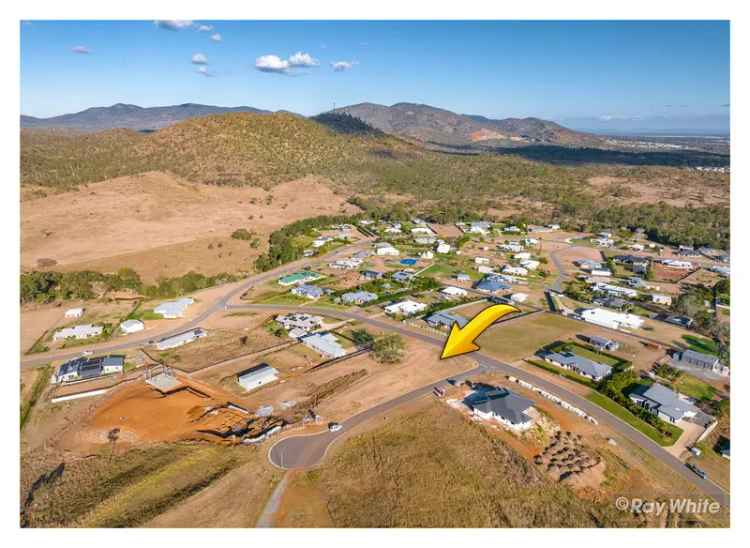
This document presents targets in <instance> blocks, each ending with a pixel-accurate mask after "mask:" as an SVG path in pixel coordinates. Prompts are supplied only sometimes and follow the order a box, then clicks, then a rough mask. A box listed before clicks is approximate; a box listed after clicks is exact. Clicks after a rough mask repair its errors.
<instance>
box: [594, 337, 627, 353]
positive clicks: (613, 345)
mask: <svg viewBox="0 0 750 548" xmlns="http://www.w3.org/2000/svg"><path fill="white" fill-rule="evenodd" d="M586 339H587V340H588V342H589V344H590V345H591V346H593V347H594V348H596V349H597V350H609V351H612V352H614V351H615V350H617V349H618V348H620V343H619V342H617V341H613V340H612V339H607V338H606V337H599V336H598V335H590V336H589V337H587V338H586Z"/></svg>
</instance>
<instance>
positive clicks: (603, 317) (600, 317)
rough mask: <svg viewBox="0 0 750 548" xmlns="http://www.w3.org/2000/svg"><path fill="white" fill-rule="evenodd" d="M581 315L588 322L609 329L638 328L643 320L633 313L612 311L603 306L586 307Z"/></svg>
mask: <svg viewBox="0 0 750 548" xmlns="http://www.w3.org/2000/svg"><path fill="white" fill-rule="evenodd" d="M581 317H582V318H583V319H584V320H585V321H587V322H589V323H593V324H595V325H601V326H602V327H609V328H610V329H622V328H626V329H628V328H629V329H638V328H640V327H641V326H643V322H644V320H643V318H641V317H639V316H636V315H635V314H625V313H621V312H613V311H612V310H605V309H603V308H588V309H586V310H584V311H583V312H582V313H581Z"/></svg>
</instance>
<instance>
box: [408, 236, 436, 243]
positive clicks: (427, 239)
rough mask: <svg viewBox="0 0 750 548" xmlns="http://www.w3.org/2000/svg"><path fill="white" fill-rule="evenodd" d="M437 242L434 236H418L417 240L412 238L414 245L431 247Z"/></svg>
mask: <svg viewBox="0 0 750 548" xmlns="http://www.w3.org/2000/svg"><path fill="white" fill-rule="evenodd" d="M436 241H437V238H435V237H434V236H420V237H418V238H414V243H415V244H417V245H432V244H434V243H435V242H436Z"/></svg>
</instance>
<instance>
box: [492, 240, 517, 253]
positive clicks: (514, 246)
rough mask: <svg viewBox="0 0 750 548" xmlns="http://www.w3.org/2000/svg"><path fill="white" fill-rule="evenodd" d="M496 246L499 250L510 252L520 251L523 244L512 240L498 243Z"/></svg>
mask: <svg viewBox="0 0 750 548" xmlns="http://www.w3.org/2000/svg"><path fill="white" fill-rule="evenodd" d="M497 248H498V249H499V250H500V251H507V252H510V253H520V252H521V251H523V246H522V245H520V244H518V243H513V242H511V243H507V244H498V245H497Z"/></svg>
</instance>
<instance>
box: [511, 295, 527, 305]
mask: <svg viewBox="0 0 750 548" xmlns="http://www.w3.org/2000/svg"><path fill="white" fill-rule="evenodd" d="M528 298H529V296H528V294H526V293H513V294H512V295H511V296H510V300H511V301H513V302H514V303H518V304H521V303H525V302H526V300H527V299H528Z"/></svg>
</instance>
